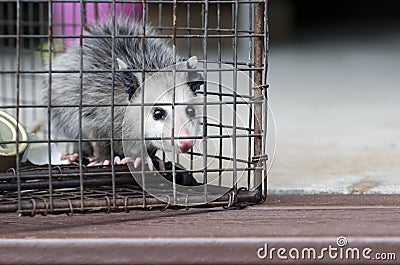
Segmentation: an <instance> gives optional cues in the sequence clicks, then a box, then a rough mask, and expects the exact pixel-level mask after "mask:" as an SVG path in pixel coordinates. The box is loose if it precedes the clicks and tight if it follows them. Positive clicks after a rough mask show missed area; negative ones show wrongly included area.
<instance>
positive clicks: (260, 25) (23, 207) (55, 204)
mask: <svg viewBox="0 0 400 265" xmlns="http://www.w3.org/2000/svg"><path fill="white" fill-rule="evenodd" d="M15 2H16V4H17V7H16V11H17V12H16V14H17V21H16V29H17V32H16V35H15V42H16V60H17V67H16V71H15V72H13V71H8V72H6V71H1V73H8V74H15V78H16V89H17V92H16V95H17V98H16V102H17V104H16V106H8V107H9V108H13V107H15V109H16V119H17V128H18V126H19V116H20V115H19V110H20V108H24V107H25V108H28V107H30V106H29V105H25V106H20V105H19V104H18V103H19V101H20V98H19V95H20V93H19V89H20V79H21V75H22V74H26V73H29V71H23V70H21V69H20V60H21V53H20V50H21V47H20V43H21V41H20V38H24V37H25V36H24V35H22V34H21V33H20V25H19V23H20V22H21V18H20V8H21V6H20V4H21V3H24V2H28V3H29V2H30V1H29V0H23V1H15ZM34 2H35V3H36V2H38V3H39V2H40V3H41V2H43V3H47V2H48V1H34ZM54 2H57V1H54ZM70 2H76V3H81V7H80V8H81V14H83V13H84V7H85V5H82V3H83V1H70ZM91 2H94V3H96V2H99V3H101V2H102V1H91ZM131 2H134V3H143V16H142V19H143V21H144V22H146V4H149V3H154V4H157V3H158V4H160V3H161V2H162V3H163V4H168V3H169V4H172V5H173V12H174V15H175V16H176V4H177V1H160V0H148V1H131ZM203 2H204V3H203ZM214 2H215V3H216V4H221V3H228V4H231V5H232V6H235V7H236V8H235V10H236V12H237V10H238V6H239V4H240V3H246V4H249V5H250V4H252V5H253V6H254V11H253V26H254V29H253V30H254V36H252V39H253V42H254V48H253V53H254V54H253V56H254V57H253V59H254V60H253V62H254V65H253V68H254V70H253V73H254V74H253V81H254V84H255V86H254V87H252V89H253V99H255V100H254V101H253V105H254V107H253V108H252V110H253V117H254V118H253V120H254V124H253V125H254V138H253V141H254V150H253V155H252V156H251V159H252V161H251V162H252V163H253V168H254V182H255V183H259V185H257V186H256V187H255V188H254V189H252V190H247V189H243V188H238V187H237V185H234V186H233V187H232V189H231V190H229V191H228V192H226V193H225V194H224V195H223V196H222V197H220V198H218V199H217V200H215V201H212V202H208V203H206V204H201V205H198V206H196V207H218V206H219V207H220V206H223V207H226V208H242V207H245V206H247V205H251V204H258V203H262V202H263V201H264V200H265V199H266V197H267V182H266V179H267V172H268V170H267V166H266V162H267V160H268V156H267V155H266V150H265V148H266V141H267V139H266V137H267V114H268V107H267V106H268V95H267V90H268V85H267V84H266V83H267V80H268V53H269V28H268V2H269V1H268V0H252V1H237V0H236V1H221V0H215V1H213V0H210V1H195V0H184V1H179V3H183V4H185V3H186V4H191V3H196V4H199V3H203V4H204V5H205V8H206V5H207V4H208V3H214ZM113 3H114V4H113V6H114V12H115V3H125V1H113ZM219 10H220V9H219ZM188 14H189V15H188V23H189V21H190V12H188ZM234 15H235V16H236V18H235V19H236V22H235V23H237V20H238V17H237V13H236V14H234ZM48 16H49V19H48V23H49V24H48V26H49V31H48V36H46V37H47V39H48V46H49V50H51V47H52V38H53V37H54V36H52V31H51V30H50V28H51V27H52V22H51V21H52V20H51V17H52V13H51V8H49V11H48ZM80 19H81V23H82V24H85V21H84V16H83V15H81V18H80ZM203 19H204V17H203ZM174 23H175V24H174V27H173V28H174V34H173V42H174V44H173V45H174V47H175V45H176V43H175V41H176V38H180V37H185V36H179V35H177V34H176V29H177V26H176V21H174ZM145 25H146V23H144V26H145ZM160 25H161V20H160ZM236 26H237V25H236ZM204 29H205V31H207V27H206V24H205V25H204ZM188 30H190V27H188ZM193 30H194V29H193ZM80 31H81V32H80V33H81V34H80V36H81V37H80V38H81V41H82V36H83V27H80ZM236 32H238V30H237V28H235V33H236ZM188 34H189V33H188ZM3 37H4V38H7V37H8V38H10V35H5V36H3ZM38 37H40V35H38ZM64 37H65V38H67V37H68V36H64ZM0 38H1V37H0ZM207 38H209V36H208V35H207V32H206V33H205V34H204V36H203V40H204V43H203V49H204V50H203V51H204V53H203V54H204V55H206V54H207V52H206V49H207V48H206V47H207ZM234 38H237V36H234ZM188 45H190V44H188ZM234 52H236V53H237V49H234ZM48 60H49V64H50V68H49V71H48V72H46V71H44V73H49V79H50V80H49V82H51V75H50V73H51V72H52V70H51V63H52V58H51V56H49V59H48ZM220 61H221V59H220ZM221 62H222V61H221ZM234 63H235V65H234V67H235V68H236V69H240V62H239V63H238V60H237V58H235V59H234ZM113 69H115V68H113ZM246 70H247V69H246ZM32 72H34V73H38V71H32ZM80 74H82V67H81V73H80ZM81 80H82V79H81ZM81 98H82V97H81ZM235 100H236V97H234V101H235ZM81 104H82V103H81ZM81 104H80V107H82V106H81ZM234 105H236V104H234ZM35 106H38V105H35ZM42 107H46V108H48V109H50V107H51V106H50V104H48V105H47V106H45V105H43V106H42ZM142 116H143V115H142ZM260 118H261V120H262V121H263V122H262V124H259V123H257V122H256V120H257V119H260ZM49 125H50V124H49ZM233 127H235V126H233ZM235 128H236V127H235ZM49 133H50V132H49ZM48 136H49V137H48V139H50V135H48ZM48 141H49V140H47V141H45V142H48ZM24 142H27V143H29V141H21V140H20V139H18V136H17V139H16V146H17V152H18V146H19V143H24ZM52 142H54V141H52ZM55 142H56V141H55ZM84 142H85V141H84V139H82V137H80V138H79V139H78V144H79V146H80V148H79V149H80V150H82V143H84ZM112 142H113V141H111V143H112ZM6 143H7V142H6ZM50 153H51V152H50V144H49V154H50ZM249 156H250V154H249ZM233 159H234V160H235V159H236V156H235V154H234V155H233ZM74 170H75V171H74ZM233 170H237V168H236V167H234V169H233ZM35 172H36V173H35ZM38 172H39V173H38ZM40 172H47V174H48V176H47V179H48V180H47V181H46V180H44V178H43V176H45V175H46V173H42V174H43V176H42V178H43V179H42V181H36V182H32V183H30V182H29V180H30V179H32V178H35V177H37V176H38V175H39V176H40ZM71 172H72V173H71ZM206 173H207V172H206ZM206 173H205V175H207V174H206ZM69 174H72V175H74V174H75V176H76V174H79V179H76V180H75V183H74V185H76V186H79V197H80V199H77V200H70V199H65V200H55V199H54V198H53V196H54V197H56V196H58V195H57V191H55V190H54V189H57V187H58V186H57V185H58V184H59V182H60V183H61V182H62V183H63V185H65V184H66V183H71V181H72V182H73V180H69V179H68V176H69ZM85 174H87V175H90V174H95V175H96V176H99V178H98V179H97V178H96V179H92V180H90V179H89V180H88V179H85V178H84V176H86V175H85ZM172 174H173V175H174V176H175V174H176V169H175V167H173V168H172ZM117 176H118V177H117ZM142 176H144V169H142ZM63 178H65V179H66V180H64V179H63ZM0 180H2V181H3V182H1V183H0V190H1V192H4V191H7V190H9V191H10V190H17V198H16V201H17V202H16V203H15V202H14V203H9V204H7V203H5V204H1V203H0V212H16V213H18V214H20V215H30V216H34V215H36V214H42V215H47V214H60V213H66V214H68V215H72V214H74V213H88V212H107V213H111V212H129V211H130V210H136V209H142V210H143V209H167V208H189V204H190V203H189V202H188V201H186V202H185V205H183V206H175V205H174V203H173V202H172V201H171V199H168V200H167V202H165V201H161V200H159V199H156V198H153V197H150V196H148V195H147V194H146V192H143V193H142V196H137V197H135V198H129V196H127V197H126V198H125V199H122V198H117V197H116V189H117V187H116V184H127V185H131V184H132V183H131V181H132V176H131V172H130V171H129V170H127V169H126V168H123V167H121V166H114V165H112V166H111V167H110V170H109V171H104V168H103V169H101V168H90V167H85V166H84V165H83V164H82V160H80V162H79V167H78V169H77V171H76V169H70V168H61V167H59V166H51V165H49V166H47V167H42V168H39V167H36V168H35V169H27V170H24V168H23V167H21V166H20V157H19V156H16V168H15V169H11V170H9V171H8V173H0ZM26 180H28V182H26ZM36 180H37V179H36ZM39 180H40V178H39ZM4 181H9V182H8V183H7V182H4ZM63 181H64V182H63ZM65 181H66V182H65ZM68 181H69V182H68ZM102 181H103V182H102ZM91 182H93V183H97V184H98V182H101V183H103V184H104V183H107V184H110V182H111V186H112V192H111V194H110V193H107V195H104V200H97V201H96V200H95V201H84V198H85V196H86V195H85V194H84V189H83V186H84V185H85V186H86V185H94V184H93V183H91ZM71 185H72V184H71ZM39 186H40V187H42V188H48V194H49V201H46V200H44V199H43V198H35V197H32V198H31V199H30V200H27V199H24V198H23V195H22V194H21V191H22V190H25V189H35V188H37V187H39ZM206 186H207V185H206ZM61 187H62V188H65V186H61ZM66 187H67V188H68V185H67V186H66ZM129 187H131V186H129ZM127 190H129V188H128V189H127ZM131 191H132V192H133V193H134V191H135V189H134V188H132V190H131ZM190 207H192V206H190Z"/></svg>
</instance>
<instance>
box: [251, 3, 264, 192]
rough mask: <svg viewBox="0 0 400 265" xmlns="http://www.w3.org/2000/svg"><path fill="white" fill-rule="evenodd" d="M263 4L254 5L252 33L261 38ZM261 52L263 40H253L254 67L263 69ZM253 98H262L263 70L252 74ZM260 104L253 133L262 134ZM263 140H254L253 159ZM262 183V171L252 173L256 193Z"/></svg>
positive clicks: (257, 104) (260, 137)
mask: <svg viewBox="0 0 400 265" xmlns="http://www.w3.org/2000/svg"><path fill="white" fill-rule="evenodd" d="M264 5H265V4H264V3H257V4H254V32H255V33H256V34H260V35H262V36H263V34H264ZM263 51H264V38H263V37H255V38H254V66H255V67H260V68H262V67H263ZM254 84H255V86H256V87H255V88H254V92H253V93H254V97H255V98H261V97H262V96H263V94H262V93H263V91H262V85H263V70H257V71H255V72H254ZM262 107H263V104H262V103H254V109H253V111H254V133H255V134H258V135H261V134H262V124H260V123H261V122H262V111H263V109H262ZM262 152H263V139H262V136H259V137H255V138H254V157H260V156H261V155H262V154H263V153H262ZM254 163H255V166H257V167H258V164H259V161H255V162H254ZM262 181H263V175H262V170H257V171H255V172H254V186H255V188H256V189H257V190H258V191H261V189H262V186H261V185H260V184H261V183H262Z"/></svg>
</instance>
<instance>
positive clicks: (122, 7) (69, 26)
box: [53, 2, 142, 48]
mask: <svg viewBox="0 0 400 265" xmlns="http://www.w3.org/2000/svg"><path fill="white" fill-rule="evenodd" d="M112 7H113V4H112V3H111V2H109V3H103V2H102V3H86V6H85V11H86V14H84V16H83V18H84V21H85V22H86V23H87V25H93V24H95V23H99V22H102V21H103V20H104V19H106V18H108V17H111V16H112ZM80 10H81V5H80V3H77V2H57V3H53V25H54V32H55V34H57V35H63V36H74V37H73V38H67V39H64V47H65V48H68V47H70V46H71V45H72V44H73V43H74V42H78V40H79V38H78V37H79V34H80V28H81V16H80ZM119 16H122V17H126V18H132V19H135V20H140V19H141V18H142V4H141V3H116V4H115V17H119Z"/></svg>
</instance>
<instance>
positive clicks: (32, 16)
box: [0, 0, 269, 216]
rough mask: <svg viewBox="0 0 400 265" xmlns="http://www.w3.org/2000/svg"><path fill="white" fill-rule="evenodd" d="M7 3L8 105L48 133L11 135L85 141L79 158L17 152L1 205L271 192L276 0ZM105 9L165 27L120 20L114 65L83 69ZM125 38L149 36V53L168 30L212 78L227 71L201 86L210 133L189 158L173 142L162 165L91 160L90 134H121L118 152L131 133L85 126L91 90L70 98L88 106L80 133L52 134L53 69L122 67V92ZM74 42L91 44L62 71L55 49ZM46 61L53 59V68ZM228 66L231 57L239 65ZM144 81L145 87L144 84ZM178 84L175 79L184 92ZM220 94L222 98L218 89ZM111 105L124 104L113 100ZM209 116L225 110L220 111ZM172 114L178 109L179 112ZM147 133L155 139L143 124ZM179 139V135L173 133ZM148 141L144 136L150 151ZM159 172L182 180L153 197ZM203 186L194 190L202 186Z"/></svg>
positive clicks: (13, 208) (3, 30) (233, 200)
mask: <svg viewBox="0 0 400 265" xmlns="http://www.w3.org/2000/svg"><path fill="white" fill-rule="evenodd" d="M68 4H69V5H70V6H68ZM0 5H1V6H2V7H3V8H2V10H3V11H2V12H3V13H1V14H0V15H1V18H0V21H1V22H0V52H1V57H2V60H1V62H0V76H1V82H0V85H1V87H0V91H1V94H0V110H2V111H5V112H7V113H8V114H11V115H12V116H13V117H15V119H16V121H17V123H16V127H17V128H16V129H17V131H18V130H19V127H20V126H21V127H22V126H24V127H25V128H26V129H27V131H29V132H32V131H36V130H38V131H37V132H36V134H37V136H38V137H39V138H34V139H33V138H31V137H30V138H29V139H20V136H19V134H17V135H16V139H15V141H13V142H11V141H4V140H3V139H0V144H2V145H6V144H7V145H12V144H14V146H15V148H16V152H17V153H18V152H19V150H18V149H19V148H20V145H21V144H24V143H27V144H45V145H47V152H48V154H47V156H48V159H51V153H52V152H53V151H52V144H56V145H57V146H58V147H59V148H60V150H62V152H63V153H64V154H66V153H72V147H71V146H73V145H74V144H75V145H77V146H78V147H79V148H78V154H79V157H80V159H78V160H77V161H75V162H74V163H72V164H70V165H58V166H54V165H42V166H38V165H33V164H32V163H22V162H21V161H22V159H23V157H22V155H21V156H18V155H17V156H15V157H14V158H13V160H14V164H13V165H12V166H10V169H8V170H7V171H5V170H3V172H0V192H1V194H0V212H16V213H19V214H21V215H31V216H34V215H35V214H42V215H46V214H60V213H67V214H69V215H71V214H74V213H88V212H99V211H104V212H107V213H110V212H129V211H130V210H136V209H166V208H189V207H214V206H224V207H242V206H246V205H249V204H253V203H260V202H262V201H263V200H265V198H266V195H267V194H266V190H267V187H266V176H267V166H266V161H267V159H268V157H267V155H266V140H267V139H266V138H267V134H266V132H267V110H268V107H267V106H268V105H267V88H268V85H266V82H267V73H268V41H269V39H268V38H269V37H268V0H264V1H256V0H255V1H225V0H224V1H222V0H220V1H217V0H216V1H211V0H210V1H194V0H193V1H192V0H190V1H164V0H163V1H161V0H153V1H112V2H104V1H67V2H66V1H36V0H35V1H30V0H24V1H7V2H0ZM126 10H128V12H127V11H126ZM102 12H105V14H107V15H108V16H111V17H112V19H113V20H114V21H115V18H116V17H118V16H120V15H124V16H127V15H128V16H132V17H134V19H135V20H137V21H139V22H142V25H143V31H144V32H146V30H145V29H146V27H149V25H152V27H154V28H155V29H156V30H157V31H158V33H157V35H146V33H145V34H142V35H140V36H139V35H138V36H129V35H117V34H116V32H115V28H114V30H113V31H112V32H111V36H106V37H111V38H112V40H113V41H112V47H113V50H112V52H111V53H112V59H113V62H112V69H111V70H87V69H83V49H82V42H83V41H85V39H86V38H94V37H93V36H88V35H87V34H86V33H85V31H86V29H87V25H90V24H96V23H101V22H99V21H100V20H101V16H102V15H104V13H102ZM80 25H84V26H82V27H81V26H80ZM95 37H98V38H101V37H103V36H95ZM116 38H138V39H141V41H142V47H141V48H142V52H144V51H143V44H144V43H145V40H146V38H160V39H168V40H170V44H171V46H172V50H173V56H174V63H176V56H177V54H180V55H185V56H186V57H187V58H190V57H191V56H193V55H196V56H197V57H198V58H199V60H200V63H202V64H203V68H202V70H201V71H202V74H203V77H204V79H205V80H208V79H207V78H208V77H209V76H214V77H215V78H217V79H216V80H217V85H215V86H214V87H213V86H212V85H211V84H209V83H207V82H206V84H205V85H203V86H202V88H201V89H200V90H199V91H198V92H197V94H198V95H200V96H202V101H201V102H200V103H199V107H200V108H202V112H203V113H202V114H203V116H202V120H201V124H200V130H201V135H199V136H196V137H193V138H195V139H196V140H197V141H198V145H199V146H200V148H198V149H195V148H192V149H191V151H190V152H189V153H188V154H185V157H186V159H183V158H182V156H181V155H179V154H176V153H175V151H173V154H172V159H171V160H168V159H167V158H166V155H165V153H163V154H160V156H162V159H163V160H164V162H165V165H166V170H160V171H156V172H154V171H150V170H148V168H146V166H142V167H140V168H139V169H138V170H133V171H132V170H129V169H130V168H128V167H127V166H126V165H114V164H112V163H111V165H110V166H87V161H85V160H84V159H83V149H84V147H85V145H86V144H88V143H92V142H101V141H105V142H107V143H109V144H110V145H111V154H110V155H111V157H114V148H113V146H114V144H115V143H116V142H118V141H123V139H120V137H118V136H117V135H116V134H115V132H114V129H112V132H111V137H108V138H107V137H105V138H88V137H86V138H85V137H84V136H83V133H82V109H83V108H84V107H87V105H85V104H84V103H83V98H82V97H83V93H82V92H81V94H80V102H79V104H77V105H73V104H71V105H70V106H69V107H75V108H77V109H78V111H79V113H80V115H79V116H80V121H79V123H80V133H79V137H78V139H71V138H69V139H68V138H66V137H61V138H60V137H58V138H57V137H54V135H53V134H54V133H52V129H51V128H52V121H51V119H49V118H48V115H50V113H51V111H52V109H53V108H56V107H59V106H57V105H55V104H52V102H51V100H50V101H49V102H48V103H44V101H43V95H41V93H40V89H41V86H43V80H45V82H47V83H48V84H49V86H50V87H51V84H52V81H53V80H52V77H53V74H54V73H64V74H68V73H70V72H74V73H77V74H79V75H80V86H81V87H82V86H83V81H82V80H83V75H85V74H88V73H89V74H90V73H91V72H92V73H100V74H101V73H111V74H112V77H113V82H112V90H113V91H114V89H116V88H115V87H114V86H115V84H114V78H115V76H116V75H118V74H120V73H121V72H123V70H121V69H118V67H117V65H116V64H115V63H114V61H115V59H116V58H115V52H114V48H115V46H114V45H115V39H116ZM74 41H75V42H78V43H80V47H81V48H80V58H81V60H80V65H79V66H78V68H79V69H77V70H76V71H75V70H74V71H60V72H57V71H55V70H53V69H52V64H53V62H54V59H55V58H56V57H57V56H59V55H60V54H62V53H63V52H64V51H65V50H68V49H69V48H70V45H72V44H71V43H72V42H74ZM208 61H213V62H215V65H217V66H218V67H217V68H212V67H210V68H209V64H207V63H206V62H208ZM46 64H47V68H46V67H44V65H46ZM175 65H176V64H174V65H173V66H172V69H169V70H165V71H166V72H168V71H172V72H173V73H174V78H175V76H176V74H177V72H179V69H178V68H177V67H175ZM221 65H229V68H224V67H221ZM162 71H164V70H161V71H160V69H149V67H146V65H145V63H144V62H143V64H142V69H130V72H135V73H137V74H141V75H142V79H143V81H145V78H146V77H147V75H150V76H151V75H152V74H153V73H156V72H162ZM225 73H228V74H231V76H230V77H231V78H232V80H231V87H232V89H231V90H230V91H226V89H225V86H224V83H225V82H228V81H227V80H226V79H227V78H226V77H225V76H224V74H225ZM240 73H246V75H247V76H248V77H249V79H248V81H246V82H241V83H239V82H238V81H237V80H238V78H239V77H238V75H240ZM174 84H175V80H174ZM145 89H146V86H144V91H146V90H145ZM49 91H50V89H49V90H48V91H47V92H45V93H50V92H49ZM81 91H82V89H81ZM243 91H244V92H243ZM175 93H176V92H175V89H173V96H174V97H175ZM143 94H144V93H143ZM212 97H213V98H214V99H215V100H214V101H212V100H210V98H212ZM143 98H144V96H142V101H141V103H140V104H139V105H140V107H141V108H142V115H141V119H142V124H143V121H144V115H143V113H144V107H145V106H146V103H145V102H144V100H143ZM152 104H153V105H154V103H152ZM179 104H180V103H179V102H175V100H173V102H172V104H171V105H172V108H174V107H176V106H179ZM226 106H228V107H229V108H230V113H228V114H227V111H226V109H224V108H225V107H226ZM101 107H102V108H111V109H112V110H114V108H118V107H126V104H125V105H124V104H117V103H114V92H113V93H112V99H111V101H110V102H109V103H107V104H102V105H101ZM111 115H114V112H113V111H111ZM208 115H214V116H215V117H213V119H210V118H209V117H208ZM172 116H173V118H174V111H172ZM239 116H241V119H242V120H245V122H244V123H242V124H238V123H239V122H238V121H239V118H238V117H239ZM243 116H244V118H243ZM41 119H42V120H41ZM111 120H112V126H111V127H112V128H114V124H113V121H114V119H113V118H112V119H111ZM172 120H174V119H172ZM228 120H229V121H228ZM38 121H42V124H41V126H37V124H38ZM43 121H45V122H43ZM257 121H259V122H257ZM36 127H40V128H41V129H37V128H36ZM49 128H50V129H49ZM141 136H142V138H145V137H144V127H143V126H142V128H141ZM170 138H171V139H170V140H171V141H174V134H173V133H172V135H171V137H170ZM146 140H147V139H146ZM227 141H230V142H231V143H232V144H231V147H232V148H231V149H229V148H228V150H227V146H228V144H227ZM210 142H211V143H212V145H210V144H209V143H210ZM144 148H145V147H144V144H143V143H142V144H141V150H142V152H141V157H142V159H143V160H144V154H143V151H144ZM1 159H3V158H1ZM210 160H211V162H210ZM4 161H5V160H4V159H3V160H2V161H1V160H0V162H1V163H5V162H4ZM196 161H197V162H196ZM196 163H197V164H200V166H198V165H196ZM182 164H183V165H182ZM157 173H158V174H160V175H161V176H162V177H164V178H165V179H167V180H169V181H170V182H171V183H172V184H171V186H168V187H167V188H168V189H171V191H170V192H167V193H166V194H164V195H160V196H152V195H154V194H149V193H148V192H146V191H143V188H144V189H145V190H146V187H145V186H146V185H148V183H149V181H148V180H149V178H151V177H152V176H153V175H154V174H157ZM239 175H240V176H239ZM132 176H134V177H135V178H133V177H132ZM135 180H136V181H135ZM188 180H189V182H193V183H183V185H186V188H185V192H184V193H183V194H180V192H179V190H177V186H178V184H182V183H181V182H182V181H183V182H184V181H186V182H188ZM138 184H140V185H138ZM201 184H203V185H201ZM204 184H206V185H204ZM160 185H161V184H160ZM161 186H162V185H161ZM197 186H200V187H201V192H200V193H199V192H195V191H194V189H196V188H197ZM163 188H164V189H165V188H166V187H165V186H164V187H163ZM192 191H193V194H194V195H191V194H192V193H191V192H192ZM214 193H215V194H220V196H217V197H213V199H212V200H210V198H209V197H212V196H210V194H214ZM188 194H190V195H188Z"/></svg>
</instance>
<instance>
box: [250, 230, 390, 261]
mask: <svg viewBox="0 0 400 265" xmlns="http://www.w3.org/2000/svg"><path fill="white" fill-rule="evenodd" d="M257 257H258V258H259V259H268V260H272V259H280V260H290V259H292V260H325V259H332V260H396V253H394V252H374V250H373V249H372V248H370V247H364V248H359V247H349V246H348V241H347V238H346V237H343V236H340V237H338V238H337V240H336V244H335V245H331V244H329V245H328V246H326V247H322V248H314V247H303V248H296V247H293V248H286V247H279V248H277V247H271V246H269V245H268V243H265V244H264V246H262V247H260V248H259V249H258V250H257Z"/></svg>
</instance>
